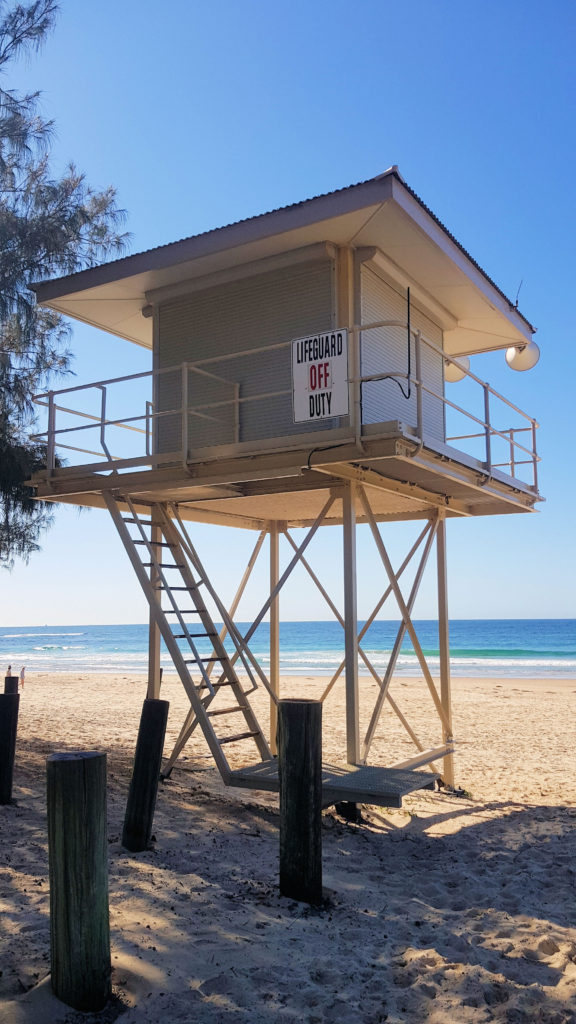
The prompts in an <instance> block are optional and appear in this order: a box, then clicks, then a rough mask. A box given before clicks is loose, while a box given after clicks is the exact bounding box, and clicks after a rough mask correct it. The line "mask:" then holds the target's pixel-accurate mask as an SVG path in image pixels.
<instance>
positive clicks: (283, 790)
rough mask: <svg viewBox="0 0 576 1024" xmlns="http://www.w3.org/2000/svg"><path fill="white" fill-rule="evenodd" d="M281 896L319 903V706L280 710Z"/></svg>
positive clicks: (305, 703) (304, 703)
mask: <svg viewBox="0 0 576 1024" xmlns="http://www.w3.org/2000/svg"><path fill="white" fill-rule="evenodd" d="M278 758H279V765H278V767H279V776H280V892H281V894H282V895H283V896H288V897H289V898H290V899H293V900H302V901H303V902H305V903H312V904H319V903H321V901H322V704H321V703H320V701H313V700H281V701H280V702H279V704H278Z"/></svg>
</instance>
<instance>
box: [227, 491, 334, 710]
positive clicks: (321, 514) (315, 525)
mask: <svg viewBox="0 0 576 1024" xmlns="http://www.w3.org/2000/svg"><path fill="white" fill-rule="evenodd" d="M335 500H336V496H335V495H333V494H331V495H330V497H329V498H328V501H327V502H326V504H325V505H324V506H323V508H322V509H321V511H320V512H319V514H318V516H317V518H316V520H315V521H314V523H313V525H312V526H311V527H310V529H309V531H308V533H307V534H306V536H305V538H304V540H303V541H302V544H301V545H300V547H299V548H298V550H297V552H296V554H295V555H294V558H293V559H292V560H291V561H290V563H289V564H288V566H287V567H286V569H285V570H284V572H283V573H282V576H281V577H280V579H279V580H278V583H277V584H276V586H275V587H274V589H273V591H272V593H271V594H270V597H268V598H267V600H266V601H265V602H264V604H263V606H262V608H261V609H260V611H259V612H258V615H257V616H256V618H255V619H254V622H253V623H252V625H251V626H250V629H249V630H247V632H246V633H245V635H244V636H243V637H242V638H241V643H242V648H244V649H248V648H247V644H248V642H249V640H250V639H251V638H252V636H253V635H254V633H255V632H256V630H257V629H258V626H259V625H260V623H261V622H262V619H263V618H264V616H265V615H266V612H267V611H268V609H269V608H270V605H271V604H272V602H273V601H274V599H275V597H277V595H278V594H279V593H280V591H281V589H282V587H283V586H284V584H285V583H286V580H287V579H288V577H289V576H290V574H291V572H292V570H293V569H294V566H295V565H296V564H297V563H298V561H299V560H300V557H301V555H302V554H303V553H304V551H305V550H306V548H307V547H308V545H309V544H310V541H311V540H312V538H313V537H314V535H315V533H316V531H317V530H318V528H319V527H320V526H321V524H322V522H323V520H324V519H325V517H326V515H327V514H328V512H329V510H330V508H331V507H332V505H333V504H334V502H335ZM234 629H235V631H236V632H237V630H236V627H235V626H234ZM239 635H240V634H239ZM238 657H240V652H238V654H237V655H234V657H233V658H232V662H234V661H236V660H237V659H238ZM266 689H267V690H268V693H269V694H270V696H271V697H272V699H273V700H274V701H277V700H278V698H277V697H276V694H274V693H273V691H272V689H271V688H270V687H269V685H268V686H267V687H266Z"/></svg>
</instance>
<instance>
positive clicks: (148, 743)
mask: <svg viewBox="0 0 576 1024" xmlns="http://www.w3.org/2000/svg"><path fill="white" fill-rule="evenodd" d="M169 707H170V704H169V702H168V701H167V700H151V699H146V700H145V701H144V704H143V705H142V716H141V718H140V729H139V730H138V740H137V742H136V754H135V756H134V769H133V772H132V779H131V782H130V789H129V791H128V802H127V804H126V815H125V817H124V830H123V832H122V846H124V847H125V849H126V850H130V851H131V852H132V853H140V852H141V851H142V850H146V849H147V847H148V844H149V842H150V837H151V835H152V823H153V821H154V808H155V807H156V796H157V793H158V781H159V779H160V769H161V767H162V751H163V749H164V737H165V735H166V722H167V720H168V709H169Z"/></svg>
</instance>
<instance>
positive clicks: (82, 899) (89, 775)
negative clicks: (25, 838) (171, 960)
mask: <svg viewBox="0 0 576 1024" xmlns="http://www.w3.org/2000/svg"><path fill="white" fill-rule="evenodd" d="M46 769H47V798H48V860H49V868H50V964H51V974H52V990H53V992H54V995H56V996H57V997H58V999H61V1000H62V1002H63V1003H66V1004H67V1005H68V1006H72V1007H74V1009H75V1010H82V1011H83V1012H85V1013H86V1012H97V1011H98V1010H101V1009H102V1008H103V1007H104V1006H105V1004H106V1002H107V1000H108V998H109V996H110V924H109V914H108V857H107V853H108V844H107V834H106V832H107V830H106V754H104V753H99V752H98V751H91V750H78V751H73V752H71V753H62V754H52V755H51V756H50V757H48V758H47V761H46Z"/></svg>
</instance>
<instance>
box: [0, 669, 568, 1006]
mask: <svg viewBox="0 0 576 1024" xmlns="http://www.w3.org/2000/svg"><path fill="white" fill-rule="evenodd" d="M325 683H326V680H316V679H313V678H312V677H302V678H299V679H293V680H284V681H283V684H282V693H283V695H284V696H298V695H300V696H302V695H306V696H311V697H318V696H319V695H320V693H321V692H322V689H323V687H324V685H325ZM361 686H362V690H363V691H367V692H368V694H370V693H371V694H372V697H373V693H374V691H373V690H372V688H371V684H370V683H368V682H367V681H366V680H363V681H362V684H361ZM392 693H393V695H394V697H395V699H396V700H397V701H398V702H399V703H400V705H401V707H402V710H403V711H404V712H405V713H406V714H408V715H409V718H410V722H411V724H412V725H413V726H414V727H415V728H416V731H417V733H418V734H419V735H420V738H421V740H422V742H424V744H425V745H426V746H428V745H430V746H433V745H436V744H438V743H439V742H440V736H439V727H438V723H437V719H435V717H434V716H433V714H431V702H430V699H429V696H428V695H427V691H426V687H425V684H424V682H423V681H422V680H421V679H418V678H415V679H407V678H398V679H396V680H394V683H393V689H392ZM144 696H145V684H144V682H143V680H142V679H141V678H137V677H135V676H131V675H129V674H123V675H116V676H112V675H101V676H98V677H92V676H88V675H84V676H79V675H76V676H74V675H37V676H33V675H31V676H30V678H29V679H28V680H27V682H26V688H25V690H24V692H23V694H22V696H21V703H20V722H19V735H18V747H17V756H16V766H15V778H14V798H15V803H14V804H12V805H10V806H5V807H0V830H1V831H0V845H1V852H0V877H1V883H0V896H1V902H2V934H1V938H0V946H1V957H0V964H1V976H0V1000H1V1002H0V1024H80V1021H82V1022H91V1021H93V1020H94V1021H96V1020H99V1021H101V1020H105V1021H109V1020H113V1019H115V1016H116V1015H117V1013H118V1012H119V1010H120V1009H122V1010H123V1011H124V1012H123V1015H122V1017H121V1020H122V1022H123V1024H144V1022H146V1024H160V1022H162V1024H179V1022H192V1021H201V1022H207V1024H216V1022H222V1024H227V1022H230V1024H248V1022H250V1024H274V1022H276V1021H277V1022H285V1021H286V1022H297V1021H305V1022H311V1024H315V1022H318V1024H323V1022H327V1024H328V1022H334V1024H348V1022H356V1024H358V1022H362V1024H378V1022H382V1021H386V1022H388V1024H398V1022H415V1024H416V1022H421V1021H430V1022H434V1024H436V1022H438V1024H440V1022H442V1024H446V1022H450V1024H451V1022H465V1024H474V1022H476V1021H478V1022H479V1021H502V1022H510V1024H511V1022H530V1024H532V1022H543V1024H561V1022H574V1021H576V832H575V830H576V809H575V807H576V771H575V757H574V752H575V748H576V729H575V724H574V723H575V714H574V706H575V701H576V680H544V681H538V680H525V679H508V680H504V679H492V680H485V679H484V680H480V679H456V680H454V681H453V714H454V726H455V735H456V738H457V741H458V745H457V752H456V757H455V767H456V783H457V785H458V786H459V787H460V788H461V790H464V791H465V793H464V794H463V795H462V794H461V795H459V796H457V795H453V794H449V793H446V792H431V791H421V792H419V793H417V794H415V795H413V796H410V797H408V798H405V800H404V806H403V807H402V808H401V809H396V810H391V809H385V808H374V807H372V808H365V809H364V822H363V823H362V824H351V823H347V822H345V821H343V819H341V818H339V817H338V816H337V815H336V813H335V812H334V810H333V809H331V810H328V811H326V812H325V814H324V817H323V831H322V838H323V871H324V885H325V887H326V889H327V890H328V900H327V904H326V906H325V907H324V908H322V909H313V908H310V907H308V906H307V905H306V904H301V903H296V902H294V901H291V900H288V899H285V898H283V897H281V896H280V895H279V892H278V812H277V797H276V796H275V795H273V794H259V793H254V792H246V791H241V790H227V789H225V788H224V787H223V786H222V784H221V782H220V780H219V777H218V776H217V773H216V770H215V768H214V765H213V762H212V760H211V758H210V756H209V754H208V752H207V748H206V745H205V743H204V740H203V739H202V737H201V736H200V735H198V736H196V734H195V736H194V737H193V739H192V740H191V741H190V743H189V745H188V746H187V747H186V749H185V751H184V757H183V759H182V761H181V762H180V763H181V765H182V766H183V767H184V768H186V769H188V770H187V771H182V770H179V769H175V770H174V772H173V774H172V776H171V778H170V780H168V781H166V782H165V783H163V784H162V785H161V786H160V789H159V794H158V802H157V809H156V816H155V824H154V841H153V842H152V844H151V848H150V850H148V851H146V852H145V853H142V854H130V853H128V852H126V851H125V850H123V848H122V846H121V844H120V838H121V833H122V823H123V816H124V810H125V803H126V794H127V788H128V783H129V778H130V770H131V762H132V758H133V753H134V744H135V738H136V733H137V729H138V721H139V716H140V710H141V706H142V700H143V698H144ZM162 696H163V697H165V698H166V699H168V700H170V704H171V707H170V717H169V726H168V737H167V746H166V749H167V750H168V749H169V746H170V741H172V742H173V740H174V738H175V736H176V735H177V733H178V731H179V728H180V725H181V723H182V720H183V717H184V714H185V710H186V699H185V696H184V692H183V689H182V686H181V684H180V683H179V681H178V680H177V679H176V678H175V677H171V676H167V677H165V681H164V685H163V693H162ZM364 706H365V707H366V710H365V712H364V718H365V719H366V722H367V720H368V715H369V708H370V707H371V702H370V697H368V699H367V700H366V701H365V702H364V701H363V707H364ZM266 709H267V697H266V695H265V694H264V695H263V696H261V697H259V702H258V704H257V712H258V714H259V715H260V714H261V715H262V718H263V719H264V718H265V717H266V714H267V710H266ZM366 722H365V723H364V724H366ZM323 743H324V757H325V759H326V760H340V761H341V760H343V759H344V757H343V755H344V750H345V746H344V694H343V687H342V684H338V686H337V687H336V688H335V690H334V692H333V693H332V694H331V695H330V697H329V698H328V700H327V701H326V703H325V705H324V723H323ZM231 746H232V745H231ZM69 749H99V750H105V751H106V752H107V755H108V819H109V821H108V830H109V854H110V871H109V881H110V925H111V941H112V964H113V986H114V992H115V998H116V1002H115V1003H114V1004H113V1005H111V1007H110V1008H109V1009H108V1010H107V1011H105V1013H104V1014H102V1015H95V1016H92V1015H90V1014H80V1013H77V1012H76V1011H73V1010H70V1008H69V1007H65V1006H64V1005H63V1004H62V1003H60V1002H59V1001H58V1000H56V999H55V997H54V996H53V995H52V994H51V990H50V983H49V979H48V978H47V975H48V971H49V963H50V946H49V891H48V877H47V876H48V853H47V838H46V810H45V759H46V756H47V755H48V754H49V753H51V752H53V751H59V750H69ZM228 749H229V750H230V749H231V747H230V748H228ZM413 752H414V748H413V746H412V744H411V743H410V742H408V741H407V738H406V739H405V734H403V733H402V731H401V729H399V727H398V725H397V723H396V722H395V721H394V720H393V719H392V718H391V715H390V712H389V711H387V712H386V716H385V718H384V720H383V722H382V726H381V728H380V730H379V739H378V742H377V744H376V745H375V747H374V749H373V751H372V755H371V758H370V760H371V762H372V763H375V764H378V763H390V762H393V761H394V760H400V759H402V758H405V757H409V756H411V754H412V753H413Z"/></svg>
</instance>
